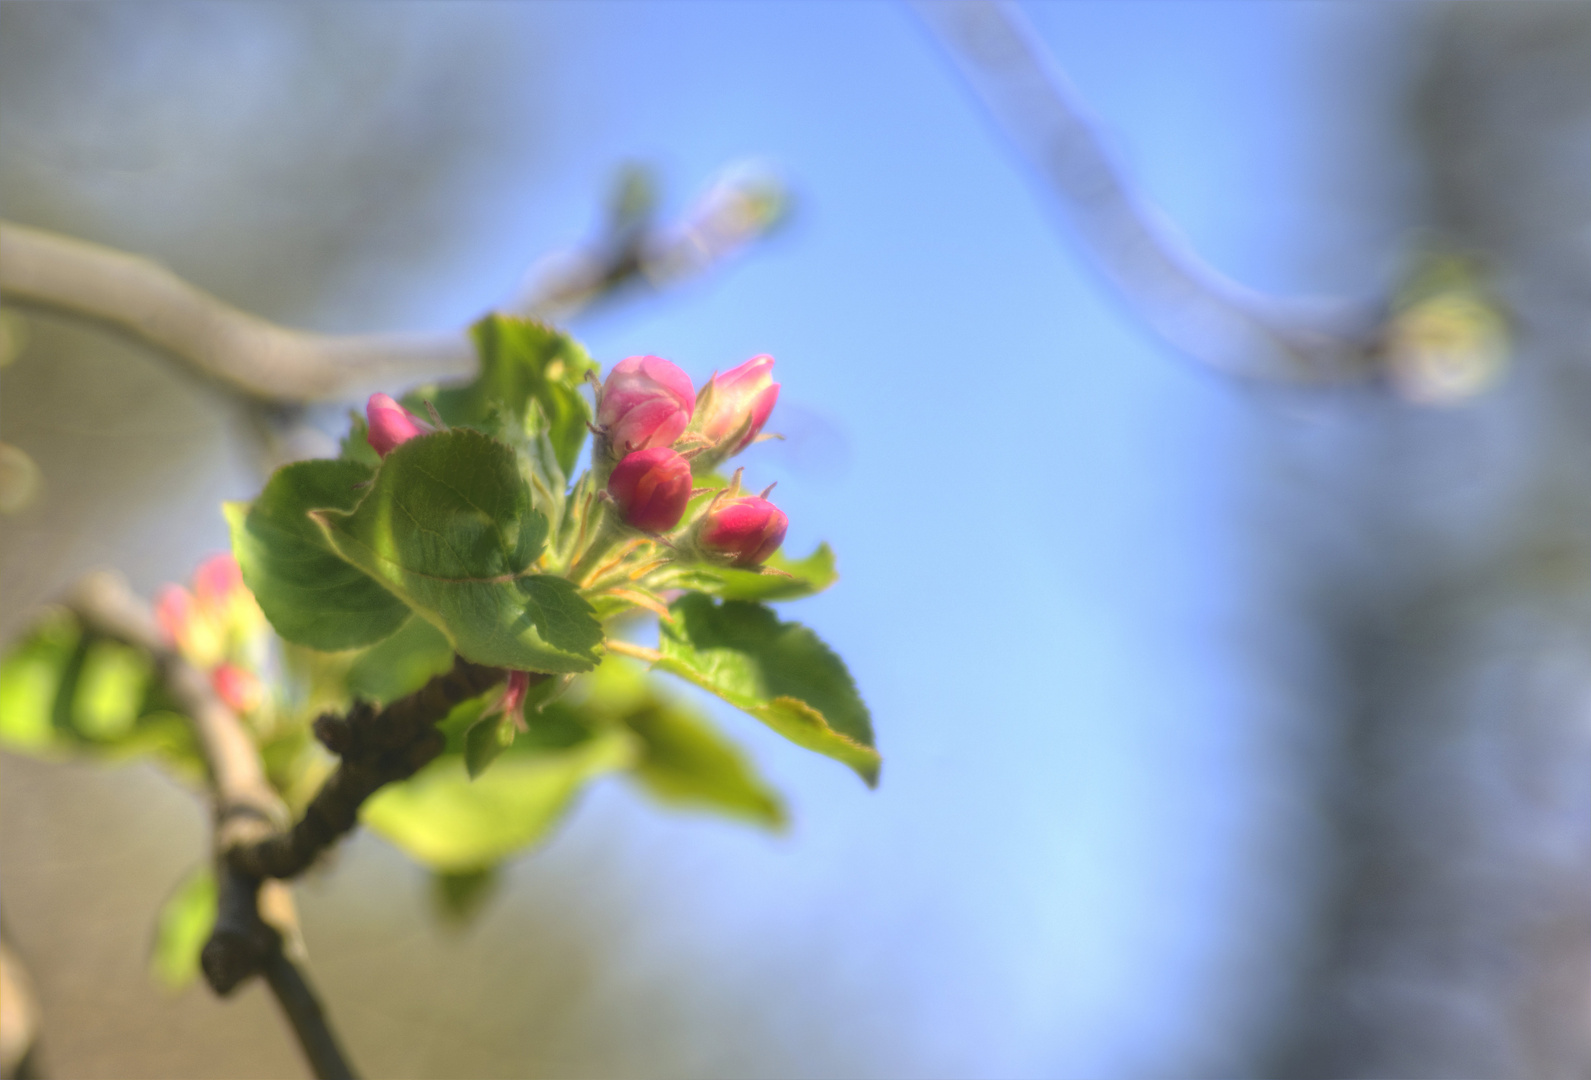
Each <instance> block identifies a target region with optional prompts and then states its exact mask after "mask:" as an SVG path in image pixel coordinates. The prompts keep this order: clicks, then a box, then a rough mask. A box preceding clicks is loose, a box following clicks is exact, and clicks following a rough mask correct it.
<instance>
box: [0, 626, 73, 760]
mask: <svg viewBox="0 0 1591 1080" xmlns="http://www.w3.org/2000/svg"><path fill="white" fill-rule="evenodd" d="M79 636H80V635H79V630H78V627H77V621H76V620H75V619H73V618H72V617H71V616H70V615H68V614H67V613H66V612H64V611H53V612H50V613H49V614H47V615H46V616H45V617H44V618H43V619H41V620H40V621H39V622H38V623H37V624H36V625H35V626H34V627H33V629H32V630H31V631H30V632H29V633H28V634H27V635H26V636H25V637H23V638H22V639H21V640H20V641H18V642H17V643H16V645H14V646H13V647H12V649H11V651H10V652H9V653H7V654H6V657H5V660H4V661H3V662H0V746H4V747H5V748H6V749H8V750H14V751H18V752H22V753H34V754H38V753H45V754H48V753H49V751H50V750H52V749H61V748H63V733H61V732H59V731H58V729H57V728H56V725H55V723H54V715H55V702H56V698H57V696H58V695H59V693H60V689H61V681H62V679H63V677H64V676H65V675H66V670H67V667H68V665H70V664H71V663H72V662H73V659H74V656H76V654H77V652H78V639H79ZM67 745H69V744H67Z"/></svg>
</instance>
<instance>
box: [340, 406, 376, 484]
mask: <svg viewBox="0 0 1591 1080" xmlns="http://www.w3.org/2000/svg"><path fill="white" fill-rule="evenodd" d="M337 460H338V461H353V462H357V463H358V464H360V465H365V466H368V467H369V468H370V470H371V471H372V472H374V471H375V470H376V469H379V468H380V467H381V455H380V454H378V453H376V448H375V447H373V446H371V445H370V422H369V421H368V420H366V419H365V418H364V417H363V416H361V415H360V414H359V413H357V412H355V411H354V410H353V409H349V410H348V434H346V435H344V436H343V437H342V441H341V442H340V443H338V444H337Z"/></svg>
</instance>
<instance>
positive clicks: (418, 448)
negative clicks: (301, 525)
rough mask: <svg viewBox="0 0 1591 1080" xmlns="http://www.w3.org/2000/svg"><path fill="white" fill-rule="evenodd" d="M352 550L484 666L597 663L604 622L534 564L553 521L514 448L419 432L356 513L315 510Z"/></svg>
mask: <svg viewBox="0 0 1591 1080" xmlns="http://www.w3.org/2000/svg"><path fill="white" fill-rule="evenodd" d="M312 517H314V518H315V520H317V521H318V522H319V523H320V526H321V530H322V532H323V534H324V535H325V537H326V538H327V541H328V542H329V543H330V545H331V547H332V548H333V550H335V551H336V552H337V553H338V554H339V555H340V556H342V557H343V558H344V559H347V560H348V561H349V562H350V563H353V564H354V565H355V566H357V567H359V568H360V569H361V570H364V571H365V572H366V573H368V574H370V575H371V576H372V577H374V578H375V579H376V580H378V581H380V582H381V583H382V584H383V585H384V586H386V588H387V589H389V590H391V592H392V593H393V595H395V596H397V597H400V598H402V600H403V602H404V603H406V604H408V605H409V606H410V607H412V608H413V609H414V610H415V611H417V612H419V613H420V614H421V615H423V616H424V617H425V618H427V619H429V620H430V621H431V622H432V623H433V624H435V625H436V626H438V627H439V628H440V629H441V630H442V631H443V633H445V634H447V636H448V639H449V640H450V641H451V642H452V643H453V647H454V649H455V650H456V651H457V652H458V653H459V654H460V655H462V656H464V657H465V658H466V659H469V660H473V661H474V662H475V663H477V664H490V665H492V666H495V667H509V668H519V669H521V670H525V671H543V672H553V673H559V674H561V673H565V672H578V671H589V670H591V668H592V667H594V666H595V664H596V661H597V657H598V655H599V649H600V647H601V644H602V640H603V637H602V627H601V625H600V624H599V623H598V622H597V621H596V619H595V618H593V617H592V611H591V605H590V604H587V603H586V602H585V601H584V600H583V599H581V598H580V595H579V590H578V589H576V587H575V586H574V584H573V583H572V582H569V581H566V580H564V579H563V578H560V577H554V576H551V575H547V574H537V573H534V572H532V570H531V565H532V564H533V563H534V562H535V560H536V557H537V556H538V555H540V554H541V550H542V544H543V542H544V541H545V539H546V536H547V519H546V518H545V517H543V516H542V515H541V514H540V513H539V512H537V511H536V510H534V509H532V507H531V497H530V487H529V485H528V484H527V483H526V482H525V479H524V477H523V476H521V475H520V472H519V463H518V460H517V458H516V456H515V454H514V451H513V450H511V449H510V448H509V447H507V446H505V445H504V444H502V443H500V442H498V441H496V440H495V439H491V438H489V437H487V436H485V435H482V434H480V433H479V432H476V431H471V430H469V429H468V428H454V429H453V430H451V431H444V432H437V433H435V434H431V435H421V436H418V437H416V438H413V439H410V440H409V441H408V442H405V443H404V444H402V445H401V446H399V447H398V448H397V449H395V450H393V451H392V453H390V454H388V455H387V459H386V461H384V462H383V463H382V466H381V471H380V472H378V473H377V474H376V480H375V483H374V484H373V485H372V486H371V488H370V490H369V492H368V494H366V496H365V498H364V500H363V501H361V502H360V503H359V505H358V507H356V508H355V509H354V510H353V512H352V513H345V512H342V511H338V510H327V511H319V512H317V513H315V514H314V515H312Z"/></svg>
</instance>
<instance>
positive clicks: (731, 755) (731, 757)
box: [624, 702, 785, 829]
mask: <svg viewBox="0 0 1591 1080" xmlns="http://www.w3.org/2000/svg"><path fill="white" fill-rule="evenodd" d="M624 723H625V724H626V726H628V727H629V729H630V730H631V731H633V732H635V734H636V735H637V736H638V737H639V738H640V740H641V748H642V749H641V759H640V760H639V761H638V762H636V765H635V769H634V775H635V778H636V779H637V780H639V781H640V782H641V785H642V786H643V787H645V788H646V789H647V791H648V792H650V793H651V794H652V795H653V796H655V797H656V798H657V799H659V800H661V801H662V802H666V803H676V804H679V805H683V806H693V807H700V808H703V809H708V810H717V811H720V812H722V813H726V814H729V815H731V816H733V817H741V818H748V819H750V820H751V821H753V822H756V823H757V824H759V825H765V826H767V827H768V828H771V829H777V828H781V827H782V826H783V825H784V824H785V813H784V805H783V803H782V802H781V801H780V799H779V796H778V795H777V794H775V793H774V791H773V790H772V789H771V788H769V787H768V785H767V784H765V783H764V782H763V781H762V779H761V778H760V777H758V776H757V775H756V773H755V772H753V771H752V769H751V767H750V765H749V764H748V763H747V762H746V759H745V756H744V755H743V754H742V753H741V752H740V750H739V749H738V748H737V747H736V746H735V745H734V744H732V743H730V742H729V741H728V740H726V739H724V738H723V736H721V735H719V734H718V732H717V731H715V730H714V729H713V727H712V726H711V725H710V724H708V723H707V722H706V721H705V720H702V719H700V718H698V717H695V716H692V715H690V714H689V713H687V712H685V711H684V710H683V709H680V708H678V707H672V706H669V705H665V704H663V703H661V702H658V703H655V704H651V705H648V706H645V707H643V708H641V709H638V710H636V711H635V712H632V713H630V714H629V715H627V716H625V717H624Z"/></svg>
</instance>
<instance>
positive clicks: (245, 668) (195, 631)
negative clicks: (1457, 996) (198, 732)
mask: <svg viewBox="0 0 1591 1080" xmlns="http://www.w3.org/2000/svg"><path fill="white" fill-rule="evenodd" d="M155 618H156V620H157V621H158V622H159V623H160V628H161V630H162V631H163V632H164V634H165V636H166V640H167V641H168V642H170V643H171V645H172V646H173V647H174V648H175V649H176V650H177V651H178V652H179V653H181V654H182V656H183V657H184V658H185V659H186V660H188V662H189V663H191V664H193V665H194V666H195V667H197V668H200V669H201V670H203V671H207V672H209V674H210V683H211V686H212V687H213V688H214V689H215V692H216V694H217V696H219V697H220V698H221V700H222V701H224V702H226V704H227V705H228V706H230V707H231V708H232V709H233V710H234V711H236V712H239V713H250V712H253V711H254V710H255V709H257V708H259V707H260V705H261V704H262V703H263V702H264V700H265V687H264V685H263V684H262V683H261V682H260V679H259V676H258V675H256V674H255V673H254V667H255V666H256V663H257V658H256V657H254V656H253V655H252V654H253V653H254V652H255V651H257V646H259V645H260V644H261V643H262V642H263V640H264V638H263V634H264V631H265V626H266V623H265V615H264V613H263V612H261V611H260V608H259V605H258V604H256V603H255V602H254V594H253V593H251V592H249V590H248V586H246V585H244V584H243V573H242V571H241V570H239V568H238V564H237V560H236V559H234V558H233V557H232V556H231V555H217V556H215V557H214V558H211V559H208V560H206V561H205V562H204V563H203V564H202V565H201V566H200V567H199V569H198V570H197V571H195V573H194V575H193V589H192V590H191V591H190V590H188V589H185V588H183V587H182V586H181V585H167V586H166V587H165V588H164V589H162V590H161V592H160V595H159V597H157V598H156V600H155Z"/></svg>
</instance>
